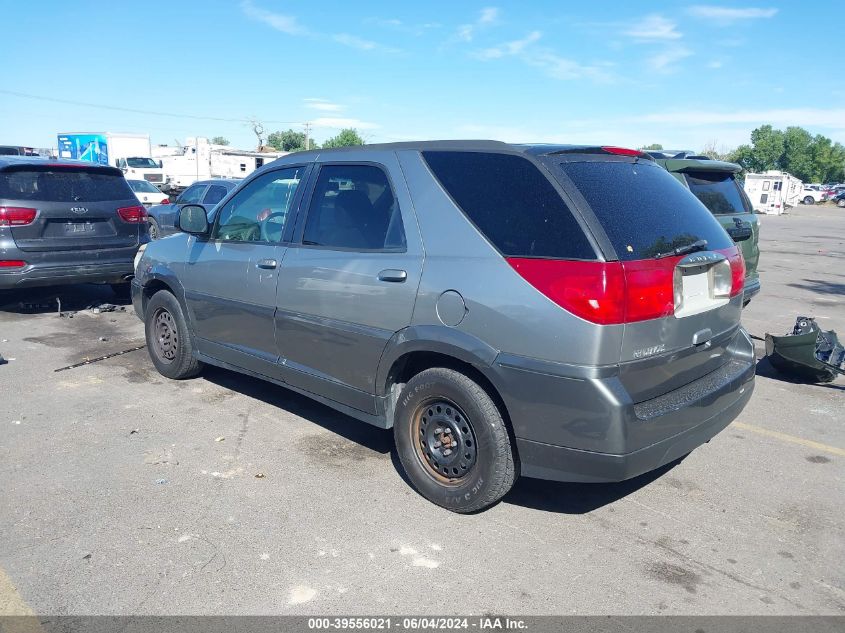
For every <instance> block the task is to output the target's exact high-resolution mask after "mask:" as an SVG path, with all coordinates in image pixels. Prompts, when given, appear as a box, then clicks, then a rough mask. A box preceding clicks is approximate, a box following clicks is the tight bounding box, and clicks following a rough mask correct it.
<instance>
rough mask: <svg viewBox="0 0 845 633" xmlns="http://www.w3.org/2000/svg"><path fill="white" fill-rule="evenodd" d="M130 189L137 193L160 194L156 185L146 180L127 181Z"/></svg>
mask: <svg viewBox="0 0 845 633" xmlns="http://www.w3.org/2000/svg"><path fill="white" fill-rule="evenodd" d="M126 182H128V183H129V187H130V188H131V189H132V191H134V192H135V193H159V190H158V189H156V186H155V185H151V184H150V183H149V182H147V181H146V180H127V181H126Z"/></svg>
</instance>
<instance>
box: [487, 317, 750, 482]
mask: <svg viewBox="0 0 845 633" xmlns="http://www.w3.org/2000/svg"><path fill="white" fill-rule="evenodd" d="M723 353H724V354H725V358H724V360H725V362H724V363H723V364H722V365H721V366H720V367H718V368H717V369H715V370H714V371H711V372H710V373H708V374H706V375H704V376H702V377H700V378H698V379H696V380H694V381H692V382H690V383H688V384H685V385H683V386H681V387H679V388H677V389H675V390H673V391H669V392H668V393H663V394H661V395H658V396H657V397H653V398H651V399H649V400H645V401H638V400H635V398H633V397H632V395H631V394H630V393H629V392H628V390H627V389H626V388H625V385H624V384H623V381H622V380H621V379H620V376H619V374H618V368H613V367H572V366H562V365H559V364H556V363H547V362H544V361H536V360H531V359H522V360H520V359H518V358H516V357H510V356H508V357H504V356H503V355H500V356H499V358H497V360H496V362H495V363H494V366H493V369H494V371H495V373H496V374H497V376H496V379H497V382H498V384H497V387H498V388H499V392H500V394H501V395H502V398H503V399H504V401H505V405H506V407H507V409H508V414H509V416H510V420H511V423H512V425H513V430H514V435H515V436H516V443H517V449H518V451H519V459H520V463H521V471H522V474H523V475H525V476H528V477H537V478H541V479H553V480H558V481H581V482H607V481H621V480H624V479H628V478H631V477H636V476H637V475H640V474H642V473H645V472H648V471H649V470H653V469H655V468H657V467H659V466H661V465H663V464H666V463H668V462H671V461H673V460H675V459H677V458H679V457H682V456H683V455H685V454H687V453H689V452H690V451H692V450H693V449H694V448H696V447H697V446H699V445H701V444H702V443H704V442H706V441H708V440H709V439H710V438H712V437H713V436H714V435H716V434H717V433H719V431H721V430H722V429H724V428H725V427H726V426H728V424H730V423H731V421H732V420H733V419H734V418H736V416H738V415H739V413H740V412H741V411H742V409H743V407H745V405H746V403H747V402H748V399H749V398H750V397H751V393H752V392H753V389H754V373H755V360H754V347H753V344H752V342H751V339H750V337H749V336H748V334H747V333H746V332H745V331H744V330H742V329H738V330H737V331H736V333H735V334H734V335H733V336H732V337H731V342H730V345H729V346H728V347H727V349H726V350H725V351H724V352H723ZM655 371H658V372H665V371H667V370H666V369H665V368H663V367H661V366H657V367H655ZM578 374H581V375H580V376H579V375H578Z"/></svg>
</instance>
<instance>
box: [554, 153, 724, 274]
mask: <svg viewBox="0 0 845 633" xmlns="http://www.w3.org/2000/svg"><path fill="white" fill-rule="evenodd" d="M559 168H560V169H562V170H563V172H564V173H565V174H566V175H567V176H569V178H570V179H571V180H572V181H573V182H574V183H575V186H576V187H577V188H578V190H579V191H580V192H581V195H583V196H584V198H586V200H587V202H588V203H589V205H590V207H591V208H592V210H593V212H594V213H595V214H596V217H597V218H598V220H599V222H601V224H602V227H603V228H604V230H605V232H606V233H607V236H608V238H609V239H610V242H611V244H612V245H613V248H614V249H615V250H616V254H617V255H618V256H619V259H621V260H633V259H649V258H651V257H654V256H655V255H658V254H661V253H667V252H669V251H671V250H672V249H673V248H675V247H678V246H683V245H686V244H689V243H691V242H695V241H697V240H702V239H703V240H707V244H708V248H710V249H720V248H729V247H730V246H732V245H733V241H732V240H731V238H730V237H728V234H727V233H725V231H724V229H723V228H722V227H721V225H720V224H719V222H718V221H717V220H716V218H714V217H713V215H712V214H711V213H710V212H709V211H708V210H707V208H706V207H704V205H702V204H701V203H700V202H699V201H698V200H697V199H696V197H695V196H694V195H692V194H691V193H690V192H689V190H688V189H687V188H686V187H684V186H683V185H682V184H681V183H679V182H678V181H677V180H675V178H674V176H672V175H671V174H670V173H669V172H668V171H666V170H665V169H663V168H662V167H660V166H659V165H657V164H655V163H653V162H651V161H648V162H644V161H637V162H629V161H584V162H567V163H561V164H560V165H559Z"/></svg>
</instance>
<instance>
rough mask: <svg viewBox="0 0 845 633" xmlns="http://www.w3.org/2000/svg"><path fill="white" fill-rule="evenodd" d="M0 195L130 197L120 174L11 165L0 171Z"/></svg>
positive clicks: (64, 199)
mask: <svg viewBox="0 0 845 633" xmlns="http://www.w3.org/2000/svg"><path fill="white" fill-rule="evenodd" d="M0 198H7V199H14V200H38V201H42V202H106V201H109V200H133V199H135V194H134V193H132V189H130V188H129V184H128V183H127V182H126V180H125V179H124V178H123V175H122V174H111V173H107V172H103V171H99V170H93V169H86V168H84V167H83V168H78V167H74V168H72V169H61V168H52V169H51V168H47V169H29V168H27V169H12V170H7V171H3V172H0Z"/></svg>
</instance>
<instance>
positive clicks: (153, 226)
mask: <svg viewBox="0 0 845 633" xmlns="http://www.w3.org/2000/svg"><path fill="white" fill-rule="evenodd" d="M147 221H148V222H149V225H150V227H149V231H150V239H151V240H157V239H160V238H161V227H159V225H158V222H156V221H155V220H154V219H153V218H147Z"/></svg>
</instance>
